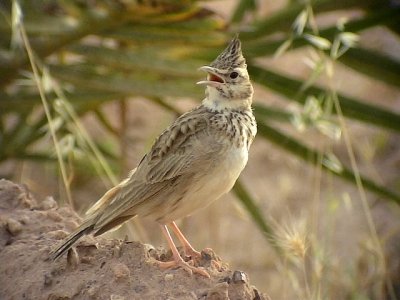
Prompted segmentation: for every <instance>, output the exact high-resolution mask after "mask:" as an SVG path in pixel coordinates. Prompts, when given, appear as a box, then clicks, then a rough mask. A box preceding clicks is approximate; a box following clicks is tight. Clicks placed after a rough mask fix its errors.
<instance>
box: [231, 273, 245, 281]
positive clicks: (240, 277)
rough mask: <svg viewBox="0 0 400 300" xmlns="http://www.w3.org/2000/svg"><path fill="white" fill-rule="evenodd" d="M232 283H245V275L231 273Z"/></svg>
mask: <svg viewBox="0 0 400 300" xmlns="http://www.w3.org/2000/svg"><path fill="white" fill-rule="evenodd" d="M232 281H233V283H238V282H241V283H245V282H246V281H247V276H246V273H244V272H242V271H235V272H233V275H232Z"/></svg>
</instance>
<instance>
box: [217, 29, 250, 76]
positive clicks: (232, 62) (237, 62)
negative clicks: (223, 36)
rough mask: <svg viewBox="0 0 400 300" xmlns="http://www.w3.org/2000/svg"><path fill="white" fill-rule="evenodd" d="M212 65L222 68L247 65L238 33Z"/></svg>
mask: <svg viewBox="0 0 400 300" xmlns="http://www.w3.org/2000/svg"><path fill="white" fill-rule="evenodd" d="M210 67H213V68H217V69H220V70H226V69H234V68H237V67H242V68H245V67H246V60H245V59H244V57H243V54H242V47H241V43H240V40H239V37H238V36H237V35H236V36H235V37H234V38H233V39H232V40H231V42H230V43H229V45H228V46H227V47H226V48H225V50H224V51H222V53H221V54H220V55H218V57H217V58H216V59H215V60H214V61H213V62H212V63H211V64H210Z"/></svg>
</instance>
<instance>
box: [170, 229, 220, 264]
mask: <svg viewBox="0 0 400 300" xmlns="http://www.w3.org/2000/svg"><path fill="white" fill-rule="evenodd" d="M168 225H169V226H171V228H172V230H173V231H174V233H175V235H176V236H177V238H178V239H179V242H180V243H181V244H182V246H183V251H184V253H185V255H186V256H189V257H190V258H191V259H192V260H193V262H194V263H195V265H196V263H198V262H199V260H200V259H201V258H202V255H201V253H200V252H199V251H197V250H195V249H194V248H193V247H192V245H191V244H190V243H189V241H188V240H187V239H186V238H185V236H184V235H183V233H182V231H180V229H179V228H178V226H177V225H176V223H175V222H171V223H169V224H168ZM206 250H207V249H206ZM211 263H212V265H213V266H214V267H215V268H216V269H217V270H218V271H221V269H222V266H221V264H220V263H219V262H218V261H217V260H215V259H211Z"/></svg>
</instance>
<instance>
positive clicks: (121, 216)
mask: <svg viewBox="0 0 400 300" xmlns="http://www.w3.org/2000/svg"><path fill="white" fill-rule="evenodd" d="M201 69H202V70H204V71H206V72H207V73H208V74H209V75H208V80H206V81H201V82H199V84H205V85H206V86H207V90H206V98H205V99H204V100H203V102H202V104H201V105H200V106H198V107H196V108H195V109H193V110H191V111H189V112H187V113H185V114H183V115H182V116H180V117H179V118H178V119H176V120H175V122H174V123H173V124H172V125H171V126H170V127H169V128H167V129H166V130H165V131H164V132H163V133H162V134H161V135H160V136H159V137H158V139H157V140H156V141H155V143H154V145H153V146H152V148H151V150H150V151H149V152H148V153H147V154H146V155H145V156H144V157H143V159H142V160H141V161H140V163H139V165H138V167H137V168H136V169H135V170H133V171H132V172H131V173H130V174H129V176H128V178H127V179H125V180H124V181H122V182H121V183H120V184H119V185H117V186H116V187H114V188H112V189H111V190H109V191H108V192H107V193H106V194H105V195H104V196H103V197H102V198H101V199H100V200H99V201H98V202H97V203H96V204H95V205H94V206H93V207H92V209H90V210H89V214H88V217H87V218H86V219H85V220H84V222H83V223H82V225H81V226H79V228H78V229H77V230H76V231H74V232H73V233H71V234H70V235H69V236H68V237H67V239H66V241H65V242H64V243H63V244H62V245H60V246H59V247H58V248H56V249H55V250H53V251H52V252H51V254H50V256H51V258H53V259H56V258H58V257H59V256H61V255H62V254H63V253H64V252H65V251H67V250H68V249H69V248H70V247H71V246H72V245H73V244H74V243H75V242H76V241H77V240H78V239H79V237H81V236H82V235H85V234H89V233H93V234H94V235H99V234H102V233H104V232H106V231H108V230H110V229H112V228H113V227H115V226H118V225H120V224H121V223H123V222H125V221H126V220H128V219H130V218H132V217H134V216H136V215H138V216H141V217H148V218H150V219H153V220H155V221H157V222H158V223H160V225H161V226H162V230H163V232H164V234H165V235H166V237H167V240H168V242H169V244H170V246H171V248H172V251H173V254H174V262H172V263H164V264H166V265H162V266H164V267H168V268H169V267H174V266H177V265H179V266H181V267H183V268H186V269H188V270H190V271H194V272H197V273H201V274H202V275H205V276H207V273H206V272H205V271H202V270H199V269H198V268H195V267H193V266H191V265H189V264H187V263H185V262H184V261H183V260H182V258H180V256H179V254H178V253H177V251H176V247H175V245H174V244H173V242H172V239H171V238H170V236H169V232H168V230H167V227H166V225H171V227H172V229H173V230H174V232H175V234H176V235H177V236H178V238H179V239H180V241H181V243H182V244H183V246H184V248H185V250H186V251H187V252H189V254H191V255H192V256H193V255H197V254H198V252H196V251H195V250H194V249H193V248H192V247H191V246H190V244H189V243H188V242H187V240H186V239H185V238H184V237H183V235H182V233H181V232H180V231H179V229H178V228H177V227H176V225H175V223H174V221H175V220H176V219H180V218H182V217H185V216H187V215H189V214H191V213H193V212H194V211H196V210H197V209H200V208H202V207H205V206H207V205H208V204H209V203H211V202H212V201H214V200H215V199H218V198H219V197H220V196H221V195H223V194H224V193H227V192H228V191H229V190H230V189H231V188H232V186H233V184H234V183H235V181H236V179H237V178H238V176H239V174H240V172H241V171H242V170H243V168H244V167H245V165H246V163H247V158H248V150H249V147H250V145H251V143H252V141H253V138H254V136H255V134H256V122H255V119H254V116H253V113H252V110H251V102H252V94H253V89H252V86H251V83H250V80H249V76H248V74H247V69H246V63H245V60H244V58H243V55H242V52H241V49H240V41H239V39H238V38H234V39H233V40H232V41H231V43H230V44H229V45H228V47H227V48H226V49H225V51H224V52H223V53H221V54H220V55H219V56H218V58H217V59H216V60H215V61H214V62H213V63H212V65H211V66H206V67H202V68H201ZM171 243H172V244H171ZM178 256H179V257H178ZM160 264H161V263H160Z"/></svg>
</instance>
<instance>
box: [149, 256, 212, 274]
mask: <svg viewBox="0 0 400 300" xmlns="http://www.w3.org/2000/svg"><path fill="white" fill-rule="evenodd" d="M157 264H158V266H159V267H160V268H161V269H163V270H168V269H175V268H182V269H184V270H185V271H186V272H188V273H189V275H192V274H193V273H196V274H199V275H202V276H205V277H207V278H210V274H208V273H207V272H206V271H205V270H203V269H201V268H197V267H194V266H192V265H190V264H188V263H187V262H185V261H184V260H183V259H180V260H178V261H176V260H173V261H167V262H163V261H157Z"/></svg>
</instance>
